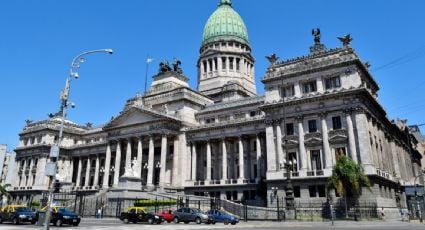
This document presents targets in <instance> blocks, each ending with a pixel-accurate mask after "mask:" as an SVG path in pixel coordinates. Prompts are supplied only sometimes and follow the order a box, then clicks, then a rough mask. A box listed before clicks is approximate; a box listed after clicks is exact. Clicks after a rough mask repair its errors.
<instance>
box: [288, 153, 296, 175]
mask: <svg viewBox="0 0 425 230" xmlns="http://www.w3.org/2000/svg"><path fill="white" fill-rule="evenodd" d="M288 157H289V165H290V166H289V170H291V171H292V172H298V167H297V153H296V152H289V153H288Z"/></svg>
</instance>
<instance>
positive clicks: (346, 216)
mask: <svg viewBox="0 0 425 230" xmlns="http://www.w3.org/2000/svg"><path fill="white" fill-rule="evenodd" d="M344 201H345V219H348V205H347V203H348V202H347V196H345V197H344Z"/></svg>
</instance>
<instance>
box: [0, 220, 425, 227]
mask: <svg viewBox="0 0 425 230" xmlns="http://www.w3.org/2000/svg"><path fill="white" fill-rule="evenodd" d="M41 228H42V227H38V226H34V225H19V226H16V225H13V224H1V225H0V229H1V230H3V229H4V230H7V229H41ZM50 229H66V230H68V229H69V230H73V229H81V230H86V229H90V230H91V229H101V230H106V229H111V230H119V229H126V230H127V229H128V230H133V229H134V230H135V229H138V230H140V229H149V230H156V229H161V230H167V229H169V230H183V229H217V230H221V229H223V230H228V229H255V230H263V229H264V230H268V229H270V230H273V229H296V230H301V229H314V230H325V229H345V230H350V229H353V230H354V229H363V230H369V229H382V230H391V229H394V230H396V229H397V230H399V229H400V230H410V229H412V230H416V229H418V230H419V229H421V230H423V229H425V225H423V224H419V223H415V222H411V223H407V222H401V221H362V222H350V221H337V222H335V224H334V226H332V225H331V223H330V222H259V221H252V222H247V223H239V224H237V225H224V224H221V223H217V224H216V225H204V224H203V225H197V224H194V223H191V224H173V223H170V224H167V223H165V224H161V225H148V224H123V223H122V222H121V221H119V220H116V219H102V220H98V219H83V220H82V222H81V224H80V226H79V227H54V226H51V228H50Z"/></svg>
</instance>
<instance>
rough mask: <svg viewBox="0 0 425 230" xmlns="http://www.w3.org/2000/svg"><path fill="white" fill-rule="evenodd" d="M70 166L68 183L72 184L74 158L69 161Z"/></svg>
mask: <svg viewBox="0 0 425 230" xmlns="http://www.w3.org/2000/svg"><path fill="white" fill-rule="evenodd" d="M69 164H70V169H69V171H68V172H69V174H68V175H67V177H68V179H67V181H69V182H72V175H74V160H73V159H72V157H71V158H70V159H69Z"/></svg>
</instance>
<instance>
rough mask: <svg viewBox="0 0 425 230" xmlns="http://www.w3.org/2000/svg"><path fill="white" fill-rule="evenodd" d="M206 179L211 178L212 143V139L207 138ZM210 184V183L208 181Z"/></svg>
mask: <svg viewBox="0 0 425 230" xmlns="http://www.w3.org/2000/svg"><path fill="white" fill-rule="evenodd" d="M206 174H207V175H206V178H205V180H206V181H210V180H211V143H210V140H207V172H206ZM207 184H208V183H207Z"/></svg>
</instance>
